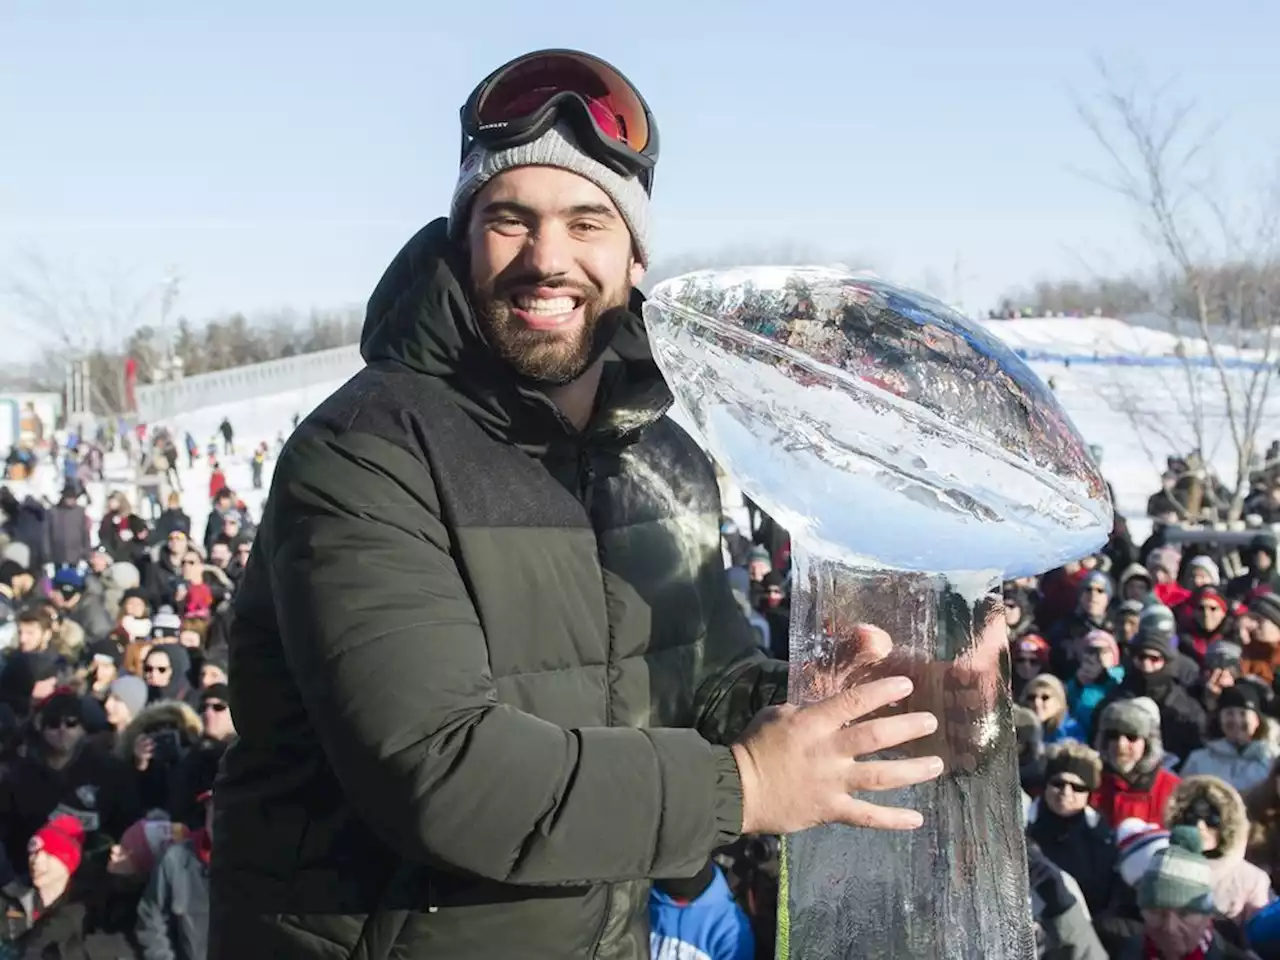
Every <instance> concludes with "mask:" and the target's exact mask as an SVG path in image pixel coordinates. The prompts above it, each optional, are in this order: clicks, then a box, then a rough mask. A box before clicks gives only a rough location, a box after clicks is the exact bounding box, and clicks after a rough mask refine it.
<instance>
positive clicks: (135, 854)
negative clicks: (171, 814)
mask: <svg viewBox="0 0 1280 960" xmlns="http://www.w3.org/2000/svg"><path fill="white" fill-rule="evenodd" d="M190 832H191V831H190V830H189V829H188V827H187V825H186V824H184V823H175V822H174V821H172V820H170V819H169V818H168V817H167V816H165V815H164V811H163V810H160V811H153V812H152V813H150V814H148V815H147V816H146V817H144V818H143V819H141V820H138V821H137V822H136V823H134V824H132V825H131V826H130V827H129V829H128V830H126V831H125V832H124V833H123V834H121V836H120V842H119V843H117V844H115V845H113V846H112V848H111V852H110V854H109V858H108V860H107V872H108V873H111V874H115V875H116V876H121V877H132V876H142V877H146V876H149V875H150V873H151V871H152V869H153V868H154V867H155V865H156V863H157V861H159V859H160V857H162V856H163V855H164V852H165V851H166V850H168V849H169V847H170V846H171V845H172V844H175V843H181V842H182V841H183V840H185V839H186V838H187V836H188V835H189V834H190Z"/></svg>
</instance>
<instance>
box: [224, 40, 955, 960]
mask: <svg viewBox="0 0 1280 960" xmlns="http://www.w3.org/2000/svg"><path fill="white" fill-rule="evenodd" d="M460 139H461V142H460V146H459V151H458V155H457V156H458V163H459V174H458V179H457V183H456V186H455V188H454V190H453V194H452V199H451V202H450V207H449V213H448V216H447V217H445V218H442V219H439V220H436V221H434V222H432V223H430V224H428V225H427V226H426V227H424V228H423V229H422V230H421V231H419V232H418V234H417V235H416V236H414V237H413V238H412V239H410V240H409V242H408V243H407V245H406V246H405V247H404V249H403V250H401V251H400V253H399V254H398V255H397V256H396V257H395V259H394V260H393V261H392V263H391V264H390V266H389V267H388V268H387V270H386V272H385V273H384V275H383V277H382V279H381V280H380V281H379V283H378V285H377V288H376V289H375V290H374V292H373V295H372V297H371V298H370V301H369V305H368V312H367V318H366V323H365V328H364V333H363V338H362V343H361V352H362V355H363V357H364V359H365V361H366V364H367V366H366V368H365V369H364V370H363V371H362V372H361V373H359V374H358V375H357V376H356V377H355V378H353V379H352V380H351V381H350V382H349V383H348V384H347V385H346V386H345V387H343V388H342V389H340V390H339V391H338V392H337V393H335V394H334V395H333V396H332V397H330V398H329V399H328V400H327V401H325V402H324V403H322V404H321V405H320V407H319V408H318V409H317V410H315V411H314V412H313V413H312V414H311V415H310V416H309V417H308V418H307V419H306V421H305V422H303V423H302V424H301V425H300V426H299V427H298V429H297V431H296V432H295V433H294V434H293V436H292V438H291V439H290V442H289V445H288V446H287V448H286V449H285V450H284V451H283V453H282V454H281V456H280V458H279V459H278V461H277V464H276V469H275V475H274V478H273V489H272V492H271V494H270V495H269V497H268V500H267V504H266V506H265V509H264V515H263V517H262V523H261V525H260V527H259V530H258V533H257V538H256V540H255V544H254V550H253V558H254V559H253V561H252V562H251V563H250V564H249V566H248V567H247V569H246V571H245V574H244V577H243V579H242V581H241V584H240V589H239V591H238V594H237V597H236V601H235V617H234V624H233V626H232V628H231V637H230V645H229V646H230V661H229V670H228V673H229V675H230V677H231V680H232V683H231V685H230V705H231V710H232V712H233V714H234V716H235V722H236V729H237V731H238V734H239V737H238V739H237V740H236V742H235V743H234V744H232V745H231V746H230V747H229V748H228V750H227V753H226V755H225V757H224V762H223V768H222V774H221V776H220V778H219V781H218V789H217V792H216V794H215V803H216V804H217V807H218V813H217V829H218V843H217V846H216V848H215V850H214V858H213V864H212V906H211V909H212V917H211V925H210V948H209V956H210V958H212V960H242V958H244V957H248V956H255V957H257V956H261V957H267V956H269V957H273V958H276V960H293V958H312V957H314V958H321V957H329V956H338V955H343V956H346V955H348V954H350V955H358V956H368V957H379V958H382V957H388V956H391V955H393V954H394V955H396V956H401V957H405V958H406V960H408V958H414V957H431V958H440V960H445V958H463V957H520V958H525V960H534V958H551V957H557V958H559V957H640V956H647V955H648V951H649V939H648V931H647V919H646V916H647V896H648V889H649V883H650V881H651V880H660V879H669V878H682V877H683V878H687V877H690V876H692V875H694V874H695V873H697V872H698V870H700V869H701V868H702V867H703V866H704V865H705V864H706V863H707V862H708V860H709V859H710V856H711V852H712V851H713V850H714V849H716V848H717V847H720V846H722V845H724V844H726V843H729V842H732V841H733V840H734V839H736V838H737V837H738V836H739V835H741V834H744V833H746V834H752V833H765V834H769V833H775V834H776V833H784V832H790V831H791V830H794V829H798V828H801V827H807V826H812V825H816V824H819V823H823V822H829V821H841V822H849V823H857V824H860V825H862V826H864V827H872V828H893V829H911V828H914V827H916V826H919V825H920V823H921V822H922V818H921V815H920V814H919V813H917V812H916V811H909V810H901V809H893V808H889V807H882V806H877V805H874V803H873V802H872V800H873V799H874V793H868V791H875V790H877V789H888V788H891V787H893V786H901V785H906V784H908V783H916V782H922V781H925V780H928V779H932V778H933V777H936V776H937V775H938V774H939V773H940V772H941V769H942V761H941V760H940V758H937V757H930V756H920V757H912V758H908V759H901V760H887V761H872V762H865V763H864V762H861V761H858V762H855V759H854V758H856V757H858V756H860V755H861V754H862V753H865V752H867V749H868V747H869V746H870V745H871V744H872V742H873V740H874V741H880V738H883V742H875V749H877V750H882V749H892V748H893V747H895V746H897V745H899V744H902V743H905V742H908V741H914V740H918V739H919V738H921V737H923V736H926V735H928V734H930V733H932V732H933V731H934V730H936V728H937V721H936V719H935V718H934V717H933V716H931V715H930V714H927V713H911V714H904V715H901V716H894V717H892V718H887V719H886V720H879V721H873V722H872V724H866V723H858V722H856V721H857V720H858V719H859V718H860V717H861V716H863V715H864V714H865V713H867V712H870V711H873V710H877V709H880V708H881V707H882V706H886V705H888V704H889V703H891V702H897V701H900V700H901V699H902V698H903V697H904V696H905V695H906V693H907V691H908V690H909V689H911V685H910V682H909V681H908V680H906V679H903V678H886V679H885V680H877V681H874V682H870V683H867V684H863V685H860V686H858V687H856V688H853V689H851V690H848V691H845V692H840V693H834V692H833V695H832V696H830V697H829V698H828V699H826V700H824V701H823V702H821V703H815V704H813V705H812V706H811V707H804V708H801V709H799V710H796V709H793V708H780V709H778V710H773V709H771V704H779V703H781V702H783V701H784V700H785V698H786V690H787V680H788V675H787V665H786V664H785V663H783V662H780V661H774V660H769V659H767V658H766V657H765V655H764V654H763V653H762V652H761V651H760V650H759V648H758V646H757V644H756V642H755V636H754V634H753V631H752V630H751V628H750V626H749V625H748V623H747V621H746V619H745V617H744V615H743V613H742V611H741V609H740V607H739V606H738V604H737V602H736V600H735V599H734V595H733V593H732V591H731V589H730V586H729V583H728V578H727V577H726V575H725V571H724V566H723V562H722V558H721V551H720V521H721V515H722V510H721V505H720V498H719V492H718V489H717V486H716V480H715V472H714V469H713V467H712V465H711V463H710V462H709V460H708V459H707V457H706V455H705V454H704V453H703V452H702V451H701V450H700V449H699V447H698V446H697V445H696V444H695V443H694V442H693V440H692V439H691V438H690V437H689V436H688V435H687V434H686V433H684V431H682V430H681V429H680V428H679V427H678V426H677V425H676V424H675V423H673V422H672V421H671V419H670V418H668V417H666V416H665V414H666V411H667V410H668V409H669V408H670V406H671V404H672V394H671V391H670V389H669V387H668V386H667V384H666V383H665V382H664V380H663V378H662V375H661V373H660V371H659V369H658V366H657V364H656V363H655V361H654V358H653V355H652V352H651V350H650V347H649V343H648V339H647V336H646V334H645V329H644V325H643V323H642V322H641V320H640V316H641V308H642V305H643V296H642V295H641V294H640V293H639V292H638V291H637V290H636V285H637V284H638V283H639V282H640V281H641V278H642V277H643V275H644V272H645V267H646V265H647V264H648V263H649V262H650V259H651V257H652V255H653V247H652V243H651V232H650V220H651V216H650V196H651V194H652V191H653V187H654V175H655V168H656V163H657V160H658V128H657V124H656V122H655V119H654V117H653V114H652V112H651V111H650V109H649V107H648V106H647V104H646V102H645V100H644V98H643V97H642V96H641V95H640V93H639V91H638V90H637V89H636V88H635V87H634V86H633V85H632V84H631V83H630V82H629V81H628V80H627V78H626V77H624V76H623V75H622V74H621V73H620V72H619V71H618V70H617V69H616V68H614V67H613V66H611V65H610V64H608V63H606V62H605V61H603V60H601V59H599V58H598V57H595V56H592V55H589V54H586V53H582V52H579V51H571V50H549V51H538V52H535V53H532V54H528V55H526V56H522V57H519V58H517V59H516V60H513V61H512V62H510V63H508V64H505V65H504V66H502V67H500V68H499V69H497V70H496V71H494V72H493V73H492V74H490V75H489V76H488V77H486V78H485V79H484V80H483V81H482V82H481V83H480V85H479V86H478V87H477V88H476V89H475V91H474V92H473V93H472V94H471V95H470V96H469V97H468V98H467V99H466V102H465V104H464V106H463V108H462V112H461V138H460ZM883 639H884V642H885V643H886V644H888V642H889V641H888V638H887V637H885V638H883ZM876 642H877V643H878V642H879V640H877V641H876ZM757 715H759V718H758V720H757V721H756V722H755V723H754V724H753V723H752V721H753V718H756V717H757ZM886 724H887V727H886ZM919 752H923V751H919Z"/></svg>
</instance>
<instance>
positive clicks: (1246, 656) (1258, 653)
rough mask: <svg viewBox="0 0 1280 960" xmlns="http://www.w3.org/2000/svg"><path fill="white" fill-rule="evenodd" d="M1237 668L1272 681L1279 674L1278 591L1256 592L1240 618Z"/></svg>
mask: <svg viewBox="0 0 1280 960" xmlns="http://www.w3.org/2000/svg"><path fill="white" fill-rule="evenodd" d="M1240 638H1241V639H1242V640H1243V641H1244V653H1243V655H1242V656H1241V658H1240V672H1241V673H1243V674H1245V675H1247V676H1253V677H1257V678H1259V679H1260V680H1262V681H1263V682H1264V683H1266V684H1267V685H1269V686H1270V685H1273V684H1274V683H1275V681H1276V678H1277V674H1280V594H1275V593H1260V594H1258V595H1257V596H1255V597H1253V598H1252V599H1250V600H1249V606H1248V607H1247V609H1246V613H1245V615H1244V616H1243V617H1241V618H1240Z"/></svg>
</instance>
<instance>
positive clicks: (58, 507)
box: [49, 483, 93, 569]
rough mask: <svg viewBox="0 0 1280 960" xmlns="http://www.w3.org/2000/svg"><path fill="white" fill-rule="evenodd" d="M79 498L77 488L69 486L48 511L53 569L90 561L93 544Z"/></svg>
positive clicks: (86, 517) (50, 558) (50, 554)
mask: <svg viewBox="0 0 1280 960" xmlns="http://www.w3.org/2000/svg"><path fill="white" fill-rule="evenodd" d="M81 496H82V493H81V490H80V487H79V485H78V484H75V483H68V484H67V486H66V487H65V488H64V489H63V491H62V497H61V499H59V501H58V502H57V504H55V505H54V507H53V509H52V510H50V511H49V563H51V564H53V566H54V567H55V568H58V569H60V568H62V567H78V566H79V565H80V564H82V563H87V562H88V561H89V553H90V552H91V551H92V549H93V544H92V543H91V539H90V525H89V517H88V515H87V514H86V513H85V509H84V507H83V506H82V505H81V503H80V498H81Z"/></svg>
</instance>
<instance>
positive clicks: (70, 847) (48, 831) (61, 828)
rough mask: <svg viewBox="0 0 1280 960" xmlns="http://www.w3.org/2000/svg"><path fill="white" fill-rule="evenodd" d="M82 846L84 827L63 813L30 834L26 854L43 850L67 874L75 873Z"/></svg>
mask: <svg viewBox="0 0 1280 960" xmlns="http://www.w3.org/2000/svg"><path fill="white" fill-rule="evenodd" d="M83 846H84V825H83V824H81V822H80V821H79V820H78V819H77V818H75V817H73V816H71V814H69V813H63V814H60V815H58V816H56V817H54V818H53V819H51V820H50V821H49V822H48V823H46V824H45V825H44V826H43V827H41V828H40V829H39V830H37V831H36V832H35V833H34V834H32V836H31V842H30V843H29V844H27V852H28V853H36V852H37V851H40V850H43V851H44V852H45V853H47V854H49V856H51V857H53V859H55V860H57V861H59V862H60V863H61V864H62V865H63V866H64V867H66V868H67V873H75V872H76V870H77V869H78V868H79V866H80V855H81V853H82V852H83Z"/></svg>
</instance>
